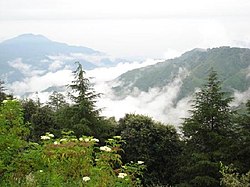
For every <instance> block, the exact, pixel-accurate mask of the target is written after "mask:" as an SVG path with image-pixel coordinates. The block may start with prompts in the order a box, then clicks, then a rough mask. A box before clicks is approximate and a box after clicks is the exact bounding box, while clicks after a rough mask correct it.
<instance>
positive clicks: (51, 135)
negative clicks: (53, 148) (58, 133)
mask: <svg viewBox="0 0 250 187" xmlns="http://www.w3.org/2000/svg"><path fill="white" fill-rule="evenodd" d="M54 137H55V136H54V134H51V133H49V132H46V134H45V135H44V136H41V139H42V140H50V139H51V138H54Z"/></svg>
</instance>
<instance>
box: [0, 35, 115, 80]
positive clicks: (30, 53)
mask: <svg viewBox="0 0 250 187" xmlns="http://www.w3.org/2000/svg"><path fill="white" fill-rule="evenodd" d="M16 61H17V62H16ZM75 61H79V62H81V63H82V65H83V67H84V69H94V68H96V67H99V66H112V65H114V64H116V63H117V62H116V61H113V60H111V59H109V58H108V56H107V55H106V54H104V53H102V52H100V51H96V50H94V49H91V48H88V47H83V46H71V45H68V44H65V43H60V42H55V41H52V40H50V39H48V38H46V37H45V36H42V35H34V34H23V35H20V36H17V37H15V38H12V39H9V40H5V41H3V42H2V43H0V66H1V69H0V79H6V80H7V82H13V81H16V80H20V79H22V78H24V77H25V75H24V74H23V72H22V71H20V68H22V67H26V69H28V67H29V68H30V70H40V71H41V72H42V71H44V72H47V71H48V70H49V69H51V68H55V67H56V68H58V69H60V68H64V67H65V66H68V67H71V66H72V65H73V63H74V62H75ZM53 63H55V64H53ZM16 64H17V65H16ZM18 68H19V69H18Z"/></svg>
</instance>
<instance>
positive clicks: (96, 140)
mask: <svg viewBox="0 0 250 187" xmlns="http://www.w3.org/2000/svg"><path fill="white" fill-rule="evenodd" d="M91 141H93V142H99V140H98V139H97V138H93V139H92V140H91Z"/></svg>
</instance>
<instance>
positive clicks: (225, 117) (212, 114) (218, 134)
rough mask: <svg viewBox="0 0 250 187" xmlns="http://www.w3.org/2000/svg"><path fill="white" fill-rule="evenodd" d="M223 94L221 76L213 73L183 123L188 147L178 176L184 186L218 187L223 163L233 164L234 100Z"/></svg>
mask: <svg viewBox="0 0 250 187" xmlns="http://www.w3.org/2000/svg"><path fill="white" fill-rule="evenodd" d="M226 95H227V94H226V93H224V92H222V91H221V83H220V81H218V78H217V73H216V72H215V71H213V70H212V71H211V72H210V75H209V77H208V81H207V83H206V84H205V85H204V87H203V88H202V89H201V90H200V91H199V92H197V93H196V97H195V100H194V105H193V110H191V117H190V118H187V119H185V121H184V123H183V127H182V130H183V135H184V137H183V138H184V140H185V143H186V145H185V148H184V152H183V155H182V156H181V157H180V159H181V160H180V163H181V165H182V166H181V168H180V171H179V173H178V175H179V180H180V181H182V182H181V183H182V184H188V185H192V186H218V185H219V179H220V177H221V175H220V173H219V168H220V165H219V162H220V161H225V162H227V161H229V160H228V158H229V157H230V154H232V153H229V150H230V149H229V148H228V147H230V145H231V144H232V143H233V142H234V140H233V137H234V136H233V132H232V129H233V123H232V112H231V111H230V107H229V103H230V101H231V100H232V98H230V97H226Z"/></svg>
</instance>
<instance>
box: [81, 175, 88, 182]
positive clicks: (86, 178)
mask: <svg viewBox="0 0 250 187" xmlns="http://www.w3.org/2000/svg"><path fill="white" fill-rule="evenodd" d="M82 180H83V182H87V181H89V180H90V177H87V176H86V177H83V178H82Z"/></svg>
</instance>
